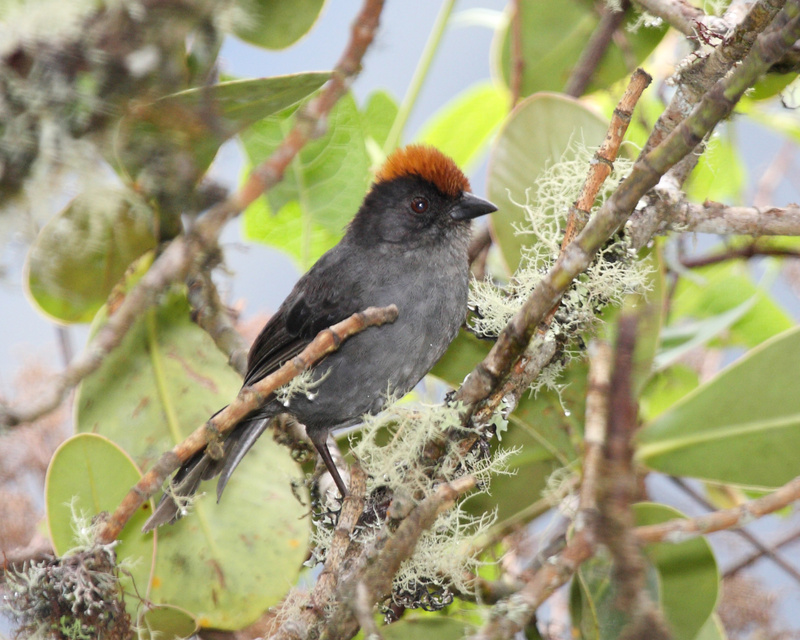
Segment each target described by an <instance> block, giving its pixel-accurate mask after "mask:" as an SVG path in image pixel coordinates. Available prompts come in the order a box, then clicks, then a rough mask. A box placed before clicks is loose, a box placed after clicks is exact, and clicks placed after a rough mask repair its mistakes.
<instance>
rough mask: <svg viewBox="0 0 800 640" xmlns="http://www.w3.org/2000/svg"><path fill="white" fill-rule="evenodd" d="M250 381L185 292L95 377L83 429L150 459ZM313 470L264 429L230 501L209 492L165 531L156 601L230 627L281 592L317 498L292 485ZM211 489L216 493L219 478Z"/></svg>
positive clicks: (295, 569) (297, 560)
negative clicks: (303, 469) (306, 497)
mask: <svg viewBox="0 0 800 640" xmlns="http://www.w3.org/2000/svg"><path fill="white" fill-rule="evenodd" d="M98 315H99V316H101V315H103V314H98ZM240 384H241V380H240V379H239V377H238V375H236V374H235V373H234V372H233V371H232V370H231V369H230V368H228V366H227V364H226V361H225V357H224V356H223V355H222V354H221V353H220V352H219V351H218V350H217V349H216V347H215V345H214V344H213V342H212V341H211V339H210V338H209V337H208V335H207V334H206V333H205V332H204V331H202V330H201V329H200V328H199V327H197V326H196V325H195V324H194V323H192V322H191V320H190V317H189V306H188V303H187V301H186V297H185V295H184V293H183V291H182V290H181V289H176V290H174V291H172V292H171V293H169V294H168V295H166V296H165V298H164V300H163V301H162V303H161V304H160V305H159V306H158V307H157V308H153V309H149V310H148V311H146V312H145V314H144V316H143V317H142V318H140V319H139V320H138V321H137V322H136V323H135V324H134V325H133V326H132V327H131V329H130V330H129V331H128V333H127V335H126V336H125V338H124V340H123V341H122V344H120V346H119V347H118V348H117V349H116V350H114V351H113V352H112V353H111V354H110V355H109V357H107V358H106V360H105V361H104V363H103V365H102V366H101V367H100V369H98V371H96V372H95V373H94V374H92V375H91V376H89V377H88V378H86V380H84V382H83V383H82V385H81V387H80V390H79V393H78V398H77V400H76V424H77V428H78V429H79V430H80V431H93V432H98V433H102V434H104V435H107V436H108V437H110V438H111V439H113V440H114V441H115V442H118V443H119V444H121V445H122V446H123V447H125V448H126V450H128V451H129V452H130V453H131V454H132V455H133V456H134V458H135V459H137V460H139V461H141V462H142V463H143V464H144V465H148V466H149V465H150V464H152V462H153V461H154V460H155V458H156V457H157V456H158V455H160V454H161V453H162V452H163V451H165V450H167V449H168V448H170V447H172V446H173V445H174V444H175V443H177V442H179V441H181V440H182V439H183V438H184V437H185V436H186V435H187V434H188V433H189V432H190V431H192V430H193V429H195V428H196V427H197V426H199V425H201V424H202V423H203V422H204V421H205V420H206V419H208V417H209V416H210V415H211V414H212V413H214V412H215V411H216V410H218V409H219V408H220V407H222V406H224V405H225V404H226V403H227V402H229V401H230V400H231V399H233V398H234V397H235V396H236V393H237V392H238V389H239V386H240ZM301 475H302V474H301V473H300V470H299V469H298V467H297V465H296V464H295V463H294V461H293V460H292V458H291V455H290V454H289V452H288V451H287V450H286V449H284V448H282V447H280V446H278V445H277V444H276V443H274V442H273V440H272V438H270V437H269V436H265V437H264V438H262V439H261V441H259V442H258V443H257V445H256V446H255V447H254V448H253V449H252V450H251V451H250V453H249V454H248V455H247V457H246V458H245V460H244V461H243V462H242V464H241V465H240V467H239V468H238V469H237V471H236V473H235V474H234V475H233V477H232V479H231V481H230V483H229V484H228V487H227V489H226V491H225V495H224V496H223V499H222V501H221V503H220V504H219V505H216V504H214V499H213V498H212V497H211V495H208V496H204V497H201V498H200V499H199V500H197V502H196V503H195V504H194V505H193V508H192V513H191V514H190V515H189V516H187V517H185V518H183V519H182V520H181V521H179V522H178V523H177V524H176V525H173V526H166V527H162V528H161V529H160V530H159V532H158V548H157V558H156V566H155V570H154V574H153V580H152V588H151V592H150V598H151V600H152V601H153V602H154V603H156V604H170V605H174V606H178V607H181V608H183V609H186V610H187V611H189V612H191V614H192V615H194V616H196V618H197V619H198V622H199V624H200V625H201V626H213V627H218V628H223V629H236V628H240V627H242V626H245V625H247V624H249V623H250V622H252V621H253V620H254V619H256V618H257V617H258V616H259V615H260V614H261V613H262V612H263V611H264V610H265V609H267V608H268V607H270V606H272V605H273V604H275V603H276V602H277V601H279V600H280V599H281V598H282V597H283V596H284V595H285V594H286V592H287V591H288V589H289V587H290V586H291V585H292V584H293V582H294V580H295V579H296V577H297V575H298V573H299V569H300V566H301V564H302V561H303V558H304V556H305V553H306V547H307V541H308V523H307V521H305V520H303V519H301V518H302V516H303V515H304V514H305V513H306V507H304V506H303V505H301V504H300V503H299V502H298V500H297V498H295V496H294V494H293V492H292V482H293V481H296V480H299V479H300V478H301ZM202 489H205V490H206V491H208V492H209V494H212V495H213V494H214V493H215V492H214V488H213V485H212V486H210V487H209V488H205V486H204V487H201V490H202Z"/></svg>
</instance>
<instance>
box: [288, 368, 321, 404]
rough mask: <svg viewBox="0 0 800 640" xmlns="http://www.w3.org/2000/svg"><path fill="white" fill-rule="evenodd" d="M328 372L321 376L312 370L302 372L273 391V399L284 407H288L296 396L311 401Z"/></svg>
mask: <svg viewBox="0 0 800 640" xmlns="http://www.w3.org/2000/svg"><path fill="white" fill-rule="evenodd" d="M329 373H330V371H327V372H326V373H324V374H322V375H321V376H320V375H318V374H317V373H316V371H315V370H314V369H308V370H306V371H303V372H302V373H301V374H300V375H297V376H295V377H294V378H292V379H291V380H289V382H287V383H286V384H285V385H283V386H282V387H278V388H277V389H275V397H276V398H277V399H278V402H280V403H281V404H282V405H283V406H284V407H288V406H289V404H290V401H291V399H292V398H293V397H294V396H296V395H302V396H305V397H306V398H308V399H309V400H313V399H314V397H315V395H316V388H317V387H318V386H319V385H320V384H321V383H322V381H323V380H325V378H327V377H328V374H329Z"/></svg>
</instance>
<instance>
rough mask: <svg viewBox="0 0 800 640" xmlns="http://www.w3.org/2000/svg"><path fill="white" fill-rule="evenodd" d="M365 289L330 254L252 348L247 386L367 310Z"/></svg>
mask: <svg viewBox="0 0 800 640" xmlns="http://www.w3.org/2000/svg"><path fill="white" fill-rule="evenodd" d="M363 306H365V305H364V303H363V300H362V295H361V286H360V285H359V283H358V282H357V279H356V278H355V276H354V275H353V272H352V270H351V269H349V268H348V265H347V261H346V260H344V259H341V258H340V254H339V255H337V253H334V252H329V253H328V254H326V255H325V256H323V258H321V259H320V261H319V262H317V264H316V265H314V267H313V268H312V269H311V271H309V272H308V273H307V274H306V275H305V276H303V277H302V278H301V279H300V281H298V283H297V285H296V286H295V288H294V290H293V291H292V292H291V293H290V294H289V297H287V298H286V300H285V301H284V303H283V304H282V305H281V307H280V309H278V311H277V312H276V313H275V315H273V316H272V317H271V318H270V319H269V321H268V322H267V324H266V325H265V326H264V328H263V329H262V330H261V333H260V334H259V336H258V338H256V340H255V342H254V343H253V346H252V347H251V349H250V355H249V356H248V360H247V375H246V376H245V380H244V384H245V385H248V384H252V383H253V382H257V381H258V380H261V379H262V378H264V377H266V376H268V375H269V374H270V373H272V372H273V371H275V370H276V369H278V367H280V366H281V365H282V364H283V363H284V362H286V361H287V360H289V359H291V358H293V357H294V356H296V355H298V354H299V353H300V352H301V351H302V350H303V349H305V348H306V346H308V344H309V343H310V342H311V341H312V340H313V339H314V338H315V337H316V335H317V334H318V333H319V332H320V331H322V330H323V329H325V328H327V327H330V326H331V325H333V324H336V323H337V322H340V321H341V320H344V319H345V318H348V317H349V316H351V315H352V314H354V313H356V312H357V311H362V310H363Z"/></svg>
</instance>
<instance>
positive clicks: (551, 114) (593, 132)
mask: <svg viewBox="0 0 800 640" xmlns="http://www.w3.org/2000/svg"><path fill="white" fill-rule="evenodd" d="M607 128H608V123H607V122H605V121H604V120H603V119H602V118H601V117H600V116H598V115H596V114H595V113H594V112H592V111H590V110H589V109H587V108H586V107H585V106H583V105H582V104H581V103H580V102H578V101H577V100H573V99H572V98H568V97H566V96H560V95H555V94H548V93H541V94H537V95H534V96H531V97H530V98H527V99H526V100H523V101H522V102H521V103H520V104H518V105H517V107H516V108H515V109H514V111H513V112H512V113H511V115H510V116H509V117H508V119H507V120H506V122H505V125H504V126H503V129H502V130H501V131H500V135H499V136H498V137H497V140H495V143H494V147H493V149H492V154H491V157H490V159H489V181H488V185H487V190H488V195H489V199H490V200H491V201H492V202H494V203H495V204H496V205H497V207H498V209H499V210H498V211H497V212H496V213H493V214H492V215H491V216H490V221H489V223H490V225H491V229H492V234H493V235H494V238H495V240H496V241H497V242H498V244H499V245H500V249H501V251H502V255H503V257H504V258H505V261H506V264H507V265H508V267H509V269H510V271H511V272H513V271H515V270H516V268H517V266H518V265H519V261H520V254H521V251H522V248H523V246H524V244H525V236H518V235H516V232H515V225H519V224H522V223H523V222H524V221H525V220H526V218H525V211H524V209H523V208H522V207H521V206H520V204H519V203H522V204H524V203H525V201H526V190H528V189H530V188H531V187H532V186H533V185H534V183H535V182H536V178H537V177H538V176H539V174H540V173H541V171H542V170H543V169H544V168H545V167H546V166H547V165H548V164H552V163H554V162H556V161H557V160H559V159H560V158H561V157H562V155H564V154H565V151H566V150H567V148H568V146H569V143H570V141H571V140H573V139H574V140H577V141H583V142H584V143H585V144H586V145H587V146H589V147H592V146H598V145H599V144H600V143H601V142H602V141H603V139H604V138H605V135H606V129H607ZM573 157H574V156H573ZM587 169H588V167H587ZM515 203H516V204H515Z"/></svg>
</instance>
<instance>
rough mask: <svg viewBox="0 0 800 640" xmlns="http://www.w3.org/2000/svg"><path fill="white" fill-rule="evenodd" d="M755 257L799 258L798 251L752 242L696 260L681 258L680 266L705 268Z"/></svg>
mask: <svg viewBox="0 0 800 640" xmlns="http://www.w3.org/2000/svg"><path fill="white" fill-rule="evenodd" d="M757 256H773V257H778V258H800V250H798V249H783V248H781V247H762V246H760V244H759V243H758V242H752V243H750V244H748V245H745V246H744V247H738V248H737V247H733V248H730V249H727V250H726V251H723V252H721V253H715V254H713V255H709V256H699V257H696V258H682V259H681V265H682V266H684V267H686V268H687V269H697V268H698V267H707V266H708V265H711V264H719V263H720V262H727V261H728V260H749V259H750V258H755V257H757Z"/></svg>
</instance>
